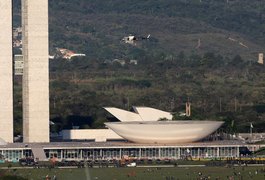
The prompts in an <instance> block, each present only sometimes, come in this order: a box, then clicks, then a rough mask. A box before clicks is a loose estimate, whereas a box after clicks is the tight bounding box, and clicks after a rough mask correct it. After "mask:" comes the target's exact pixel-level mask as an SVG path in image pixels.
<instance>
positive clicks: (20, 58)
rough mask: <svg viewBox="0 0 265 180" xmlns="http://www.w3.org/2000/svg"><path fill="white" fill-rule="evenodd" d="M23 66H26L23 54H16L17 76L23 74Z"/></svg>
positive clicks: (15, 66) (15, 69)
mask: <svg viewBox="0 0 265 180" xmlns="http://www.w3.org/2000/svg"><path fill="white" fill-rule="evenodd" d="M23 68H24V62H23V55H20V54H16V55H15V56H14V72H15V75H16V76H22V75H23Z"/></svg>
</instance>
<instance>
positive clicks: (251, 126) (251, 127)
mask: <svg viewBox="0 0 265 180" xmlns="http://www.w3.org/2000/svg"><path fill="white" fill-rule="evenodd" d="M252 129H253V125H252V123H250V142H252V135H253V134H252Z"/></svg>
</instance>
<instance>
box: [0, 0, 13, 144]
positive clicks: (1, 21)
mask: <svg viewBox="0 0 265 180" xmlns="http://www.w3.org/2000/svg"><path fill="white" fill-rule="evenodd" d="M0 17H1V18H0V44H1V48H0V138H2V139H3V140H4V141H6V142H13V70H12V69H13V62H12V58H13V53H12V0H1V1H0Z"/></svg>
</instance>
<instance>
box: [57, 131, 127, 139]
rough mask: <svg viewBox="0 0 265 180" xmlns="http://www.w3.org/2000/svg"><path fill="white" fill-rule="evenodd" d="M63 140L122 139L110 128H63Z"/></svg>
mask: <svg viewBox="0 0 265 180" xmlns="http://www.w3.org/2000/svg"><path fill="white" fill-rule="evenodd" d="M62 133H63V140H95V141H96V142H105V141H107V140H123V138H122V137H120V136H119V135H117V134H116V133H115V132H113V131H112V130H110V129H70V130H63V132H62Z"/></svg>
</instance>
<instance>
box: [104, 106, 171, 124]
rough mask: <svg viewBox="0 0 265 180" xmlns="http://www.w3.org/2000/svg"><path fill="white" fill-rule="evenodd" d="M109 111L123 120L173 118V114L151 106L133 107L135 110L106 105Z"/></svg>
mask: <svg viewBox="0 0 265 180" xmlns="http://www.w3.org/2000/svg"><path fill="white" fill-rule="evenodd" d="M104 109H106V110H107V111H108V112H109V113H111V114H112V115H113V116H115V117H116V118H117V119H119V120H120V121H121V122H128V121H158V120H160V119H163V118H166V119H168V120H172V117H173V116H172V115H171V113H169V112H166V111H161V110H159V109H155V108H150V107H133V110H134V111H135V112H131V111H126V110H123V109H119V108H115V107H105V108H104Z"/></svg>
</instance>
